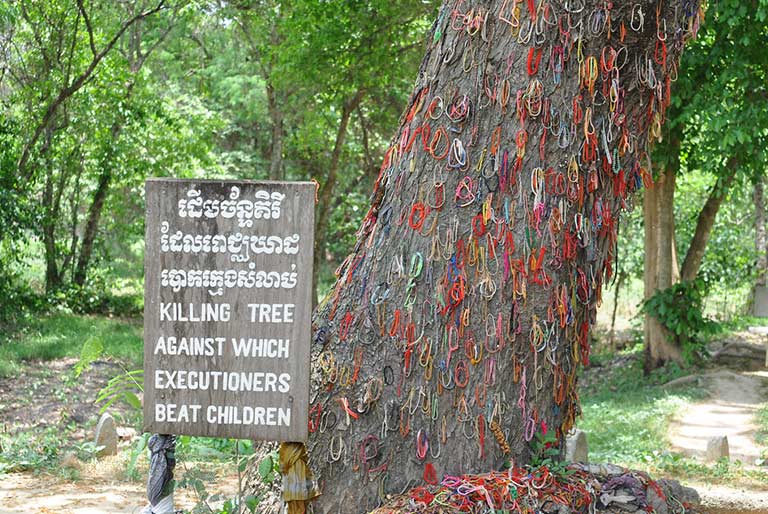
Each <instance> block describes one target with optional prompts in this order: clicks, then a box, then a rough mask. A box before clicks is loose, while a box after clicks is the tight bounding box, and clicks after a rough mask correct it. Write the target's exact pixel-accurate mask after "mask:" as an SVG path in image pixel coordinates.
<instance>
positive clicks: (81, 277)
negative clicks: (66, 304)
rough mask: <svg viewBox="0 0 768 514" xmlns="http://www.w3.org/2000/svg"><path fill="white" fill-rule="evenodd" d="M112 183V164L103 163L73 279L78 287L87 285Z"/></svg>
mask: <svg viewBox="0 0 768 514" xmlns="http://www.w3.org/2000/svg"><path fill="white" fill-rule="evenodd" d="M111 183H112V169H111V168H110V164H109V162H102V168H101V174H100V175H99V183H98V185H97V186H96V191H94V193H93V200H92V201H91V206H90V207H89V208H88V221H87V222H86V224H85V230H84V231H83V240H82V242H81V243H80V255H79V256H78V258H77V267H76V268H75V274H74V276H73V277H72V282H74V283H75V284H76V285H78V286H82V285H83V284H85V279H86V276H87V274H88V266H89V265H90V263H91V255H92V254H93V243H94V241H95V240H96V233H97V232H98V228H99V221H100V220H101V211H102V210H103V209H104V202H105V201H106V199H107V193H108V192H109V186H110V184H111Z"/></svg>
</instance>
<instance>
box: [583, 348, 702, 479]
mask: <svg viewBox="0 0 768 514" xmlns="http://www.w3.org/2000/svg"><path fill="white" fill-rule="evenodd" d="M629 354H630V355H632V356H633V357H635V359H634V360H632V361H631V362H629V363H628V364H626V365H625V366H622V367H618V368H610V367H608V368H607V369H605V371H603V370H600V371H598V372H594V371H593V372H592V375H596V376H594V377H593V378H591V382H590V383H589V384H588V386H587V387H586V388H585V389H584V390H583V391H582V393H581V397H582V410H583V414H582V418H581V419H580V420H579V422H578V428H580V429H582V430H584V431H586V432H587V434H588V435H589V453H590V460H593V461H594V462H612V463H617V464H625V465H628V464H633V463H637V462H644V461H646V460H647V459H649V458H653V457H654V454H658V453H659V452H661V451H664V450H665V449H666V448H668V441H667V438H666V433H667V428H668V426H669V422H670V419H671V417H672V415H673V414H674V413H675V412H677V411H678V410H680V409H681V408H682V407H684V406H686V405H687V404H689V403H691V402H692V401H694V400H695V399H696V398H697V397H698V396H699V395H698V393H697V392H696V391H694V390H692V389H682V390H675V391H674V392H670V391H666V390H665V389H664V388H663V387H661V384H664V383H666V382H668V381H669V380H672V379H673V378H675V377H677V376H682V375H684V374H686V373H685V372H683V371H682V370H680V369H679V368H677V367H674V366H670V367H667V368H663V369H661V370H659V371H657V372H654V373H653V374H652V375H651V376H649V377H645V376H643V371H642V363H641V360H640V358H639V357H640V356H639V355H638V350H637V349H633V350H632V351H630V352H629ZM603 360H604V359H603Z"/></svg>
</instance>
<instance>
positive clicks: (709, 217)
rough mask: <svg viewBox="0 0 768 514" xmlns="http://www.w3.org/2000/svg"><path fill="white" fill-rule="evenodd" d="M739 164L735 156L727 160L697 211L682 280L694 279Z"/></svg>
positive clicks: (684, 262) (682, 271)
mask: <svg viewBox="0 0 768 514" xmlns="http://www.w3.org/2000/svg"><path fill="white" fill-rule="evenodd" d="M738 166H739V163H738V161H737V160H736V159H735V158H731V159H730V160H729V161H728V166H727V173H728V174H727V175H726V176H725V177H722V178H720V179H718V181H717V183H716V184H715V186H714V187H713V188H712V191H711V192H710V194H709V197H708V198H707V201H706V203H705V204H704V207H702V208H701V211H700V212H699V217H698V219H697V220H696V230H695V232H694V233H693V239H692V240H691V245H690V246H689V247H688V251H687V252H686V254H685V260H684V261H683V268H682V270H681V276H682V279H683V280H684V281H691V280H695V279H696V276H697V275H698V274H699V269H701V261H702V259H703V258H704V252H705V251H706V249H707V242H708V241H709V236H710V234H712V227H713V226H714V225H715V218H717V212H718V211H719V210H720V206H721V205H722V204H723V200H725V197H726V196H727V194H728V190H729V189H730V188H731V184H733V180H734V179H735V178H736V170H737V168H738Z"/></svg>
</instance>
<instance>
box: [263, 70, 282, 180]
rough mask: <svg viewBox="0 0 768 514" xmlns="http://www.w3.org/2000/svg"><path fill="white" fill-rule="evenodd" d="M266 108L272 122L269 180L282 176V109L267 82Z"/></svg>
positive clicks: (273, 90)
mask: <svg viewBox="0 0 768 514" xmlns="http://www.w3.org/2000/svg"><path fill="white" fill-rule="evenodd" d="M266 89H267V108H268V110H269V120H270V121H271V123H272V138H271V142H270V147H269V180H280V179H282V178H283V110H282V108H281V107H280V102H279V101H278V99H277V93H276V92H275V88H274V87H272V85H271V84H267V88H266Z"/></svg>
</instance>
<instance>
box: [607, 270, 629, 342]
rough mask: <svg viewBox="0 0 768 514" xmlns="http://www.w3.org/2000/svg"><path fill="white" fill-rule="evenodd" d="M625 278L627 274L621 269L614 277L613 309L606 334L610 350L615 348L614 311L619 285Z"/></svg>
mask: <svg viewBox="0 0 768 514" xmlns="http://www.w3.org/2000/svg"><path fill="white" fill-rule="evenodd" d="M626 278H627V274H626V273H624V272H623V271H620V272H619V276H618V278H617V279H616V286H615V289H614V291H613V309H611V331H610V332H609V336H608V344H609V345H610V348H611V350H615V349H616V312H618V310H619V295H620V293H621V286H622V284H624V280H625V279H626Z"/></svg>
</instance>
